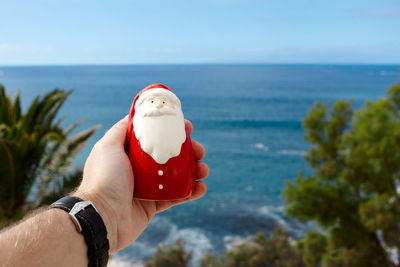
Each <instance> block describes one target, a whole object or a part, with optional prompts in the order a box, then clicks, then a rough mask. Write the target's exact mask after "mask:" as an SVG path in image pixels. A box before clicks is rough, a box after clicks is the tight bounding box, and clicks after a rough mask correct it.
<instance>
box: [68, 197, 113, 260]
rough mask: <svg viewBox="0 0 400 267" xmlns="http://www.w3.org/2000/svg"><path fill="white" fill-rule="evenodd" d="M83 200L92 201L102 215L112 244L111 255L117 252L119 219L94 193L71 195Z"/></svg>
mask: <svg viewBox="0 0 400 267" xmlns="http://www.w3.org/2000/svg"><path fill="white" fill-rule="evenodd" d="M71 195H72V196H75V197H79V198H81V199H82V200H90V201H91V202H92V203H93V205H94V206H95V207H96V209H97V212H98V213H99V214H100V216H101V218H102V220H103V222H104V225H105V226H106V229H107V238H108V241H109V244H110V254H111V253H113V252H115V251H116V247H117V221H116V220H117V217H116V216H115V213H114V211H113V209H112V208H111V206H110V205H108V204H107V202H106V201H105V200H104V199H103V198H102V197H101V196H98V195H96V194H93V193H88V192H84V191H81V190H79V189H78V191H76V192H74V193H73V194H71Z"/></svg>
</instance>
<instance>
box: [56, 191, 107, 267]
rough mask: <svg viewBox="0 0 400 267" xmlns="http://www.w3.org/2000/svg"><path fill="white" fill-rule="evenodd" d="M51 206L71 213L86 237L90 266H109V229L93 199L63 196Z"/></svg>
mask: <svg viewBox="0 0 400 267" xmlns="http://www.w3.org/2000/svg"><path fill="white" fill-rule="evenodd" d="M50 207H51V208H59V209H62V210H65V211H66V212H68V213H69V215H70V217H71V218H72V220H73V222H74V223H75V226H76V228H77V230H78V232H80V233H81V234H82V235H83V236H84V237H85V241H86V244H87V246H88V257H89V267H103V266H107V262H108V250H109V249H110V245H109V242H108V239H107V229H106V226H105V225H104V222H103V220H102V219H101V216H100V214H99V213H98V212H97V210H96V207H95V206H94V205H93V203H92V202H91V201H83V200H82V199H80V198H78V197H72V196H67V197H63V198H61V199H59V200H57V201H56V202H54V203H53V204H51V205H50Z"/></svg>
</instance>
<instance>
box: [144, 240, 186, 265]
mask: <svg viewBox="0 0 400 267" xmlns="http://www.w3.org/2000/svg"><path fill="white" fill-rule="evenodd" d="M191 259H192V252H191V251H190V252H186V251H185V248H184V243H183V242H182V241H181V240H177V241H176V246H169V245H159V246H158V247H157V251H156V253H155V254H154V255H153V256H152V257H151V258H150V259H149V260H148V261H147V262H146V264H145V266H146V267H186V266H189V262H190V260H191Z"/></svg>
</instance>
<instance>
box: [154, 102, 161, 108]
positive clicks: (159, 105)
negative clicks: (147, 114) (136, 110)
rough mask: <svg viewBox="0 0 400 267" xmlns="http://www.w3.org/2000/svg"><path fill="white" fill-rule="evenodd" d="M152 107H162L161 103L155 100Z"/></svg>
mask: <svg viewBox="0 0 400 267" xmlns="http://www.w3.org/2000/svg"><path fill="white" fill-rule="evenodd" d="M154 106H155V107H156V108H161V107H162V106H163V104H162V101H160V100H156V101H155V103H154Z"/></svg>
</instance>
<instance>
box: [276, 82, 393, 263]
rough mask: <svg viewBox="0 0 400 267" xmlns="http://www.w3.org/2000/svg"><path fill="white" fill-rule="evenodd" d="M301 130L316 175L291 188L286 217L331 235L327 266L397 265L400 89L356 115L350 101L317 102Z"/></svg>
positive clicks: (325, 256)
mask: <svg viewBox="0 0 400 267" xmlns="http://www.w3.org/2000/svg"><path fill="white" fill-rule="evenodd" d="M303 127H304V129H305V131H306V137H305V139H306V140H307V141H308V142H309V143H310V145H311V148H310V150H309V152H308V153H307V154H306V156H305V160H306V161H307V162H308V163H309V166H310V167H311V169H313V170H314V171H313V173H312V174H311V175H308V176H305V175H304V174H303V173H302V172H300V173H299V176H298V177H297V178H296V180H295V181H294V182H288V183H287V186H286V188H285V190H284V196H285V205H286V212H287V214H288V215H290V216H292V217H294V218H297V219H299V220H300V221H303V222H305V221H314V222H316V223H317V224H319V225H320V226H321V228H322V229H323V231H324V233H326V234H327V241H326V242H327V245H326V250H325V251H324V252H323V260H322V263H323V266H395V262H394V261H393V260H392V258H391V257H390V255H389V254H388V253H387V249H388V248H391V249H395V250H397V253H399V252H400V251H399V248H400V224H399V222H400V196H399V193H398V191H399V189H400V188H399V186H400V84H396V85H394V86H392V87H391V88H390V89H389V90H388V92H387V97H386V98H384V99H380V100H378V101H376V102H371V101H367V103H366V105H365V106H364V107H362V108H361V109H360V110H358V111H355V112H353V110H352V108H351V103H350V102H348V101H342V100H340V101H337V102H336V103H335V104H334V105H333V107H332V109H331V110H329V108H328V105H327V104H320V103H316V104H315V107H314V108H313V109H312V110H310V112H309V114H308V116H307V117H306V118H305V120H304V123H303ZM305 245H306V246H311V244H308V243H307V241H306V242H305ZM320 252H321V251H318V253H320Z"/></svg>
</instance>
